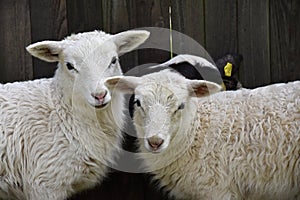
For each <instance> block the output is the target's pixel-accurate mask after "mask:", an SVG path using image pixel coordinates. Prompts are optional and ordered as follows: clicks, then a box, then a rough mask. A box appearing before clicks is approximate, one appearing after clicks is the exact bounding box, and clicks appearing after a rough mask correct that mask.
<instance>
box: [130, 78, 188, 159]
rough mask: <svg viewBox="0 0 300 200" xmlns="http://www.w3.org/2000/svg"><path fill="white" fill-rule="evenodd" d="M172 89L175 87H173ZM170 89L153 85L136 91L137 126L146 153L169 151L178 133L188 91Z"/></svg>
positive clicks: (141, 87)
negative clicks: (169, 146)
mask: <svg viewBox="0 0 300 200" xmlns="http://www.w3.org/2000/svg"><path fill="white" fill-rule="evenodd" d="M170 87H171V86H170ZM170 89H171V88H168V86H165V85H157V84H154V83H153V84H149V85H141V86H140V87H137V88H136V90H135V101H134V102H135V103H134V104H135V109H134V110H135V112H134V124H135V127H136V129H137V133H138V137H139V138H142V140H143V142H142V145H144V147H145V148H146V150H148V151H150V152H153V153H159V152H161V151H163V150H165V149H166V148H167V147H168V145H169V144H170V142H171V141H172V139H173V138H174V137H175V136H176V134H177V133H178V130H179V129H180V125H181V123H182V114H183V112H184V108H185V104H186V103H187V101H188V92H187V90H185V89H180V88H177V89H176V91H177V92H178V93H177V92H176V94H175V93H174V92H172V90H170Z"/></svg>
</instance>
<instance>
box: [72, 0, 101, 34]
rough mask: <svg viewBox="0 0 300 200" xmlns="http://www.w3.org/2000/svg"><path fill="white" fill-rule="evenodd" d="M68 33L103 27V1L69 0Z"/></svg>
mask: <svg viewBox="0 0 300 200" xmlns="http://www.w3.org/2000/svg"><path fill="white" fill-rule="evenodd" d="M66 3H67V5H66V6H67V19H68V33H69V34H71V33H78V32H83V31H93V30H102V29H103V17H102V16H103V9H102V1H99V0H88V1H82V0H67V1H66Z"/></svg>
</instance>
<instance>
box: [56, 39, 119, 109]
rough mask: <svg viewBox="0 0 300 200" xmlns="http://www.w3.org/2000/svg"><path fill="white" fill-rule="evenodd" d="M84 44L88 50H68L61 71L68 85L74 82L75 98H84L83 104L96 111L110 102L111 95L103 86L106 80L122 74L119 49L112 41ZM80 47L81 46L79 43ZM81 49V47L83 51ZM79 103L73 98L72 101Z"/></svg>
mask: <svg viewBox="0 0 300 200" xmlns="http://www.w3.org/2000/svg"><path fill="white" fill-rule="evenodd" d="M96 42H97V41H92V43H91V44H90V46H88V44H87V43H85V44H83V45H84V47H85V51H78V47H77V48H75V49H74V48H72V47H67V48H66V49H65V50H64V51H63V52H62V54H63V55H64V56H63V57H64V59H63V60H62V61H60V65H61V66H60V67H61V69H60V70H61V72H62V73H64V74H65V76H64V77H65V78H67V79H69V80H67V81H65V83H66V84H67V83H70V82H71V83H72V82H73V83H74V84H73V88H70V89H72V94H73V95H74V96H75V97H76V98H80V97H83V99H81V100H83V101H85V102H88V104H89V105H90V106H93V107H95V108H97V109H101V108H105V107H106V105H108V103H109V102H110V100H111V93H110V91H109V90H108V89H107V87H106V86H105V85H104V82H103V80H104V79H106V78H108V77H111V76H117V75H121V74H122V71H121V68H120V64H119V58H118V54H117V51H116V46H115V45H114V44H113V43H112V42H110V41H107V42H104V43H103V44H99V46H98V47H97V48H95V46H94V45H93V43H96ZM77 45H79V44H77ZM81 49H82V48H81ZM76 100H80V99H74V98H73V101H76Z"/></svg>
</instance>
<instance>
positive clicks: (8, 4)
mask: <svg viewBox="0 0 300 200" xmlns="http://www.w3.org/2000/svg"><path fill="white" fill-rule="evenodd" d="M0 26H1V30H2V31H0V43H1V48H0V82H2V83H5V82H12V81H21V80H28V79H32V78H33V69H32V59H31V57H30V55H29V54H28V53H27V52H26V50H25V47H26V46H27V45H28V44H29V43H30V41H31V36H30V28H31V27H30V26H31V24H30V13H29V0H24V1H19V0H10V1H0Z"/></svg>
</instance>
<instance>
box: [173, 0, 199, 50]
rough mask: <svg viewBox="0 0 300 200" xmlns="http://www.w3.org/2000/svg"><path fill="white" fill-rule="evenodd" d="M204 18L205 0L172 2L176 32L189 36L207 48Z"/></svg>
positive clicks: (178, 0) (175, 0) (176, 0)
mask: <svg viewBox="0 0 300 200" xmlns="http://www.w3.org/2000/svg"><path fill="white" fill-rule="evenodd" d="M204 17H205V15H204V0H186V1H182V0H173V1H172V18H173V27H174V30H177V31H179V32H181V33H183V34H186V35H188V36H189V37H191V38H193V39H194V40H196V41H197V42H198V43H200V44H201V45H202V46H205V32H204V31H205V30H204V29H205V24H204ZM174 42H176V41H174Z"/></svg>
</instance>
